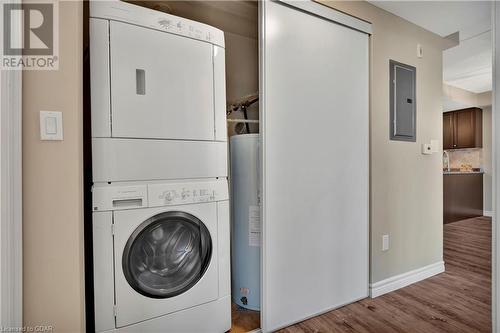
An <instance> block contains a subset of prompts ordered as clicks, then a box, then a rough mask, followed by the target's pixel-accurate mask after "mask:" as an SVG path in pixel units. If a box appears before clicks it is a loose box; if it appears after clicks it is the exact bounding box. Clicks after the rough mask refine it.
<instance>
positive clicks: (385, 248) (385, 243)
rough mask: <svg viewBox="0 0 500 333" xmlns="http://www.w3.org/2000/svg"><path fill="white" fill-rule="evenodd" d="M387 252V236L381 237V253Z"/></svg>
mask: <svg viewBox="0 0 500 333" xmlns="http://www.w3.org/2000/svg"><path fill="white" fill-rule="evenodd" d="M388 250H389V235H382V251H388Z"/></svg>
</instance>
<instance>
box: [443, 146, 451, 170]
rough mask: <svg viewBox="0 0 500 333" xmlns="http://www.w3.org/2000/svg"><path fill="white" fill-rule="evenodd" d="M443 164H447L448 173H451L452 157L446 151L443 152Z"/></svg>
mask: <svg viewBox="0 0 500 333" xmlns="http://www.w3.org/2000/svg"><path fill="white" fill-rule="evenodd" d="M443 163H446V171H447V172H450V155H449V154H448V152H447V151H446V150H443Z"/></svg>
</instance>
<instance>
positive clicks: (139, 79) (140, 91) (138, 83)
mask: <svg viewBox="0 0 500 333" xmlns="http://www.w3.org/2000/svg"><path fill="white" fill-rule="evenodd" d="M135 92H136V94H137V95H146V72H145V71H144V69H136V70H135Z"/></svg>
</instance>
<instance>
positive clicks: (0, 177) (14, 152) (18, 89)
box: [0, 20, 23, 328]
mask: <svg viewBox="0 0 500 333" xmlns="http://www.w3.org/2000/svg"><path fill="white" fill-rule="evenodd" d="M0 22H1V20H0ZM2 24H3V23H2ZM21 33H22V30H21V26H20V25H19V26H18V29H17V31H12V38H15V39H18V38H21ZM21 139H22V72H21V71H20V70H4V71H0V273H1V274H0V327H4V328H8V327H21V326H22V284H23V279H22V193H21V191H22V183H21V182H22V141H21Z"/></svg>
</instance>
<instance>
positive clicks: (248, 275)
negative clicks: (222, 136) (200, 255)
mask: <svg viewBox="0 0 500 333" xmlns="http://www.w3.org/2000/svg"><path fill="white" fill-rule="evenodd" d="M259 138H260V137H259V134H243V135H235V136H232V137H231V140H230V154H231V180H230V181H231V198H232V234H231V241H232V242H231V243H232V298H233V301H234V302H235V303H236V304H238V305H239V306H241V307H244V308H247V309H250V310H260V246H261V223H260V188H259V187H260V165H259V140H260V139H259Z"/></svg>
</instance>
